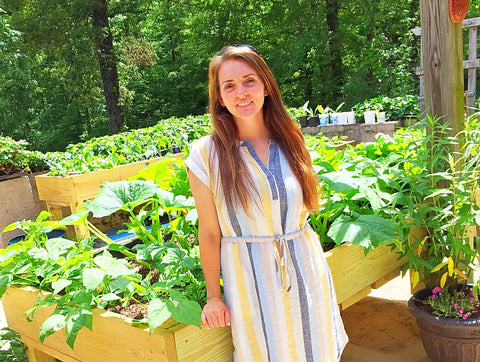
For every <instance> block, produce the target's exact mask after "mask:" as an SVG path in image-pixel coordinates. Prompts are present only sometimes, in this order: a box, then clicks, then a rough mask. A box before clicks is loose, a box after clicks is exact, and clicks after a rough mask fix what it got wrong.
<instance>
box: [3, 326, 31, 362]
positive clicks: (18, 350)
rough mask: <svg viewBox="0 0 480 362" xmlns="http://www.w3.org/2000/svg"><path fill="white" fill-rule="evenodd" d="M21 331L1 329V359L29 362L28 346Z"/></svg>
mask: <svg viewBox="0 0 480 362" xmlns="http://www.w3.org/2000/svg"><path fill="white" fill-rule="evenodd" d="M20 338H21V336H20V334H19V333H17V332H15V331H13V330H11V329H8V328H3V329H1V330H0V360H1V361H9V362H28V357H27V347H26V346H25V345H24V344H23V343H22V342H21V339H20Z"/></svg>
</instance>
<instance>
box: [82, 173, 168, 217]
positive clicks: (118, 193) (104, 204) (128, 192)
mask: <svg viewBox="0 0 480 362" xmlns="http://www.w3.org/2000/svg"><path fill="white" fill-rule="evenodd" d="M157 190H158V186H157V185H155V184H153V183H151V182H148V181H140V180H136V181H118V182H112V183H109V182H106V183H104V184H103V185H102V186H101V187H100V191H99V192H98V194H97V196H96V197H95V199H94V200H93V201H92V202H91V203H90V204H89V205H88V206H87V209H88V210H89V211H91V212H92V213H93V216H94V217H104V216H108V215H111V214H113V213H114V212H116V211H118V210H121V209H123V208H124V206H125V205H128V204H137V203H140V202H142V201H144V200H146V199H148V198H150V197H152V196H153V195H154V194H155V193H156V192H157Z"/></svg>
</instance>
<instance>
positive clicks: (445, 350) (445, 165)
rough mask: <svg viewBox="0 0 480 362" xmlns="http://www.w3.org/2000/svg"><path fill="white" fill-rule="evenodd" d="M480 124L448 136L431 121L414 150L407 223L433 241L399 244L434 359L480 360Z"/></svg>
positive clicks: (407, 177) (407, 181)
mask: <svg viewBox="0 0 480 362" xmlns="http://www.w3.org/2000/svg"><path fill="white" fill-rule="evenodd" d="M476 122H477V121H476V120H470V122H469V123H467V124H466V126H465V130H464V131H462V132H460V133H459V134H457V135H454V136H453V137H448V135H449V129H448V126H447V125H444V124H442V123H441V122H440V121H439V120H438V119H432V118H431V117H428V116H427V118H426V121H425V127H426V135H425V136H424V137H423V138H422V139H421V140H420V142H416V143H414V144H413V145H411V146H412V147H411V153H410V155H409V157H406V159H405V164H404V170H405V174H404V178H403V185H404V186H403V187H404V194H403V196H404V200H405V201H406V205H405V206H406V207H404V208H401V209H399V216H400V217H399V220H400V222H402V223H404V224H405V226H406V229H408V228H409V227H410V226H412V225H416V226H419V227H421V228H423V229H424V230H425V235H426V236H425V237H423V238H418V239H416V240H414V241H413V242H412V240H410V241H407V239H406V238H404V242H403V243H402V244H401V245H399V247H400V248H401V249H402V254H403V255H404V256H405V257H406V259H407V263H406V264H405V270H407V269H410V271H411V275H412V284H413V287H414V288H419V287H423V288H422V289H421V290H419V291H417V292H416V293H415V294H414V295H413V296H412V298H411V299H410V300H409V302H408V308H409V311H410V312H411V313H412V314H413V315H414V316H415V318H416V320H417V324H418V326H419V329H420V334H421V336H422V340H423V344H424V347H425V350H426V352H427V354H428V355H429V357H430V358H431V359H432V360H434V361H478V360H480V348H479V347H480V339H479V338H478V336H479V335H480V318H479V314H478V312H479V302H478V294H479V293H478V291H479V287H480V283H479V281H478V280H474V279H473V278H474V275H473V274H474V271H475V263H476V262H477V261H478V258H479V253H478V250H477V244H478V238H476V237H475V234H476V226H477V225H480V208H479V206H478V204H477V200H476V198H477V193H478V178H479V176H480V152H479V151H480V149H479V145H480V143H479V141H480V131H479V130H478V125H477V123H476Z"/></svg>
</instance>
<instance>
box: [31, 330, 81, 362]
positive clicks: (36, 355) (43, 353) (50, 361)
mask: <svg viewBox="0 0 480 362" xmlns="http://www.w3.org/2000/svg"><path fill="white" fill-rule="evenodd" d="M22 342H23V343H24V344H25V345H26V346H27V357H28V362H56V361H57V359H58V360H60V361H62V362H78V359H74V358H72V357H70V356H68V355H66V354H64V353H61V352H59V351H57V350H55V349H53V348H50V347H48V346H45V345H43V344H41V343H40V342H39V341H38V338H37V339H31V338H29V337H26V336H22Z"/></svg>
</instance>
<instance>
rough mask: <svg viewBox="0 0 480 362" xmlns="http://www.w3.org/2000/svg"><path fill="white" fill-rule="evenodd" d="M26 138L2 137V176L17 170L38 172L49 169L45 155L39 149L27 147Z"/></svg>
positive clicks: (0, 147) (0, 159) (0, 167)
mask: <svg viewBox="0 0 480 362" xmlns="http://www.w3.org/2000/svg"><path fill="white" fill-rule="evenodd" d="M27 145H28V143H27V142H26V141H24V140H20V141H15V140H14V139H12V138H10V137H0V176H1V175H8V174H12V173H15V172H20V171H27V172H37V171H43V170H46V169H47V163H46V160H45V156H44V155H43V154H42V153H40V152H38V151H29V150H27V149H26V147H27Z"/></svg>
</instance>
